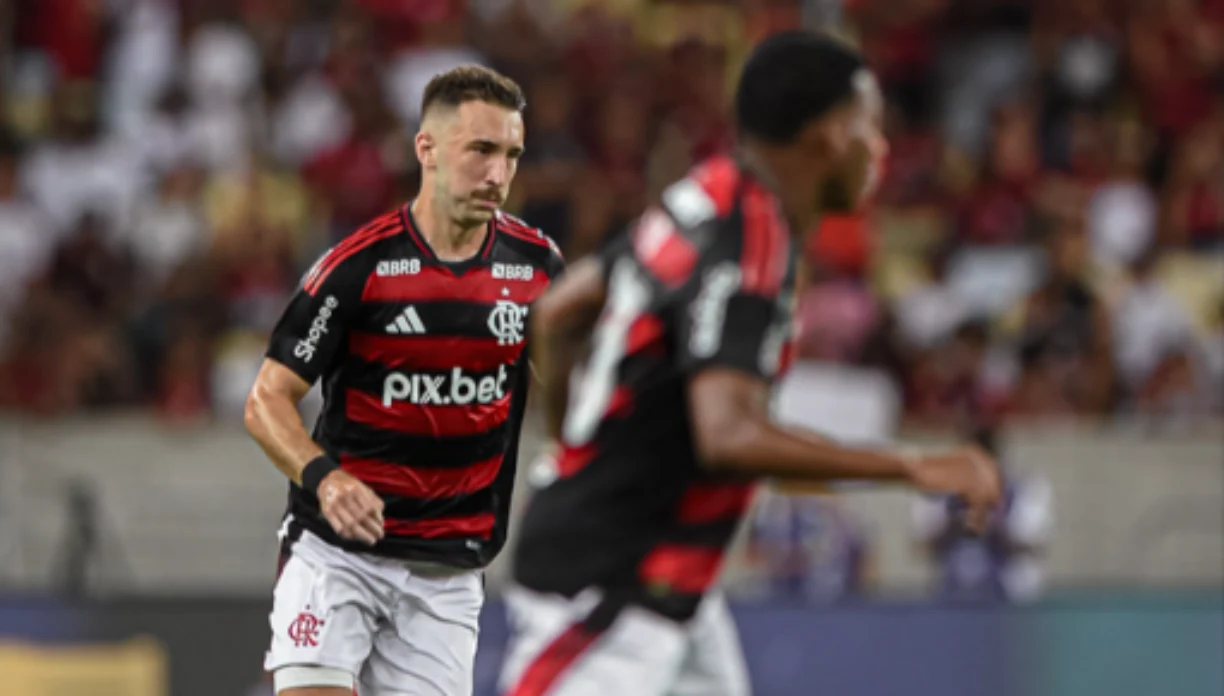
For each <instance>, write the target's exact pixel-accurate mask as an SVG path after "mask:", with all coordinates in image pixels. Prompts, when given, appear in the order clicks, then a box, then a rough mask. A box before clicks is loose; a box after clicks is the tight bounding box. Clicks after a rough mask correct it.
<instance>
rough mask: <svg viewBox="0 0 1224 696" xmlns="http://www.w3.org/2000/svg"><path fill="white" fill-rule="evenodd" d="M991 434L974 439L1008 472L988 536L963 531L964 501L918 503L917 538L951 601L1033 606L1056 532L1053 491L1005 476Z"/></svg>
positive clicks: (1044, 485) (915, 516) (924, 499)
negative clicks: (1044, 558)
mask: <svg viewBox="0 0 1224 696" xmlns="http://www.w3.org/2000/svg"><path fill="white" fill-rule="evenodd" d="M995 438H996V435H995V433H994V432H993V431H991V430H987V429H983V430H981V431H980V432H979V433H977V434H976V435H975V436H974V439H975V440H976V441H977V443H978V445H980V446H981V447H982V448H983V449H985V450H986V451H987V452H989V453H990V454H991V455H992V456H994V457H995V458H996V459H998V460H999V461H1000V462H1001V464H1002V465H1003V466H1004V479H1005V482H1004V483H1005V492H1004V503H1003V505H1002V506H1001V507H1000V508H999V509H998V510H997V511H996V513H995V515H994V518H993V519H992V520H991V521H990V524H989V528H988V530H987V532H986V533H985V534H983V535H978V534H975V533H973V532H971V531H969V529H968V528H967V527H966V526H965V521H964V517H963V516H964V514H965V505H964V502H963V501H960V500H957V499H952V498H941V497H929V496H924V497H919V498H918V499H916V500H915V501H914V505H913V509H912V520H913V521H912V525H913V529H914V535H915V537H916V539H917V541H918V543H919V544H920V545H921V548H922V552H923V555H924V556H926V557H927V558H928V559H929V560H930V561H931V563H932V564H934V565H935V567H936V569H937V570H936V572H937V573H938V577H939V580H938V585H939V594H940V596H942V597H943V598H945V599H948V600H952V601H974V602H995V601H1007V602H1029V601H1033V600H1035V599H1038V598H1039V597H1040V595H1041V591H1042V588H1043V585H1044V579H1045V573H1044V569H1043V567H1042V562H1041V556H1042V554H1043V552H1044V548H1045V546H1046V544H1047V543H1048V540H1049V538H1050V532H1051V528H1052V526H1053V509H1054V501H1053V490H1052V489H1051V488H1050V484H1049V482H1048V481H1046V480H1044V479H1036V478H1022V477H1019V476H1016V475H1015V474H1013V473H1010V472H1008V471H1007V470H1006V462H1007V459H1006V457H1005V456H1003V453H1002V452H1001V451H999V449H998V447H997V444H996V442H995Z"/></svg>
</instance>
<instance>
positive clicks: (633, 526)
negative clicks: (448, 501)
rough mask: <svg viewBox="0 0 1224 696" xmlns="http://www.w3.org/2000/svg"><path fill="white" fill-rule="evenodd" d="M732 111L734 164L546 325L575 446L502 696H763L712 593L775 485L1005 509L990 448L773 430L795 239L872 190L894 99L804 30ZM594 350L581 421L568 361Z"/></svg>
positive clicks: (764, 60) (677, 200)
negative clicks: (851, 483) (920, 445)
mask: <svg viewBox="0 0 1224 696" xmlns="http://www.w3.org/2000/svg"><path fill="white" fill-rule="evenodd" d="M735 108H736V112H737V117H738V125H739V148H738V150H737V151H736V152H735V153H734V154H733V155H731V156H726V157H717V158H714V159H712V160H710V161H707V162H705V163H704V164H702V165H700V166H699V167H697V168H696V169H695V170H694V171H693V172H692V173H691V174H690V175H689V176H688V178H685V179H683V180H681V181H680V182H678V183H676V184H674V185H672V186H671V187H670V188H669V189H667V190H666V191H665V193H664V194H663V196H662V204H661V205H660V206H659V207H654V208H651V209H649V210H647V211H646V212H645V213H644V214H643V215H642V217H641V218H640V219H639V220H638V221H637V222H636V223H635V225H634V226H633V228H632V229H631V230H630V231H629V233H628V235H627V236H625V237H621V238H620V239H618V240H617V241H616V242H614V243H613V244H611V245H610V246H609V247H608V248H607V249H605V251H604V253H602V254H600V258H599V259H598V260H594V259H593V260H590V261H586V262H580V263H579V264H576V265H575V266H574V267H573V268H571V270H570V272H569V273H568V274H567V275H566V278H565V280H562V281H561V282H559V283H558V284H557V285H556V286H554V287H553V288H552V289H551V290H550V291H549V293H547V294H546V295H545V296H544V297H543V298H542V299H541V300H540V302H539V303H537V305H536V307H535V308H533V310H532V312H533V316H532V322H533V324H532V327H533V333H532V341H533V351H538V352H535V353H534V364H535V365H536V366H537V368H538V369H540V370H541V371H542V374H541V378H542V382H543V384H544V389H545V393H544V397H545V400H546V402H547V407H548V408H549V410H550V412H549V424H550V427H551V428H552V429H553V432H554V435H557V436H559V437H560V442H561V447H560V451H559V452H558V454H557V455H556V458H555V469H554V470H553V471H551V472H550V474H549V475H548V476H547V477H545V478H552V479H555V480H553V481H552V482H551V483H546V482H541V483H546V487H545V488H543V490H541V491H540V492H539V493H538V494H537V495H536V496H535V498H534V499H533V500H532V501H531V503H530V504H529V506H528V509H527V513H526V517H525V519H524V521H523V526H522V528H521V537H520V545H519V547H518V550H517V553H516V555H515V564H514V565H515V580H516V583H517V586H516V587H515V588H514V589H513V590H512V591H511V592H510V593H509V595H508V602H509V608H510V613H511V625H512V626H513V627H514V637H513V640H512V644H511V645H510V647H509V649H508V653H507V658H506V662H505V664H504V669H503V673H502V682H501V686H502V688H503V689H504V692H505V693H506V694H510V695H512V696H540V695H542V694H548V695H549V696H571V695H572V696H579V695H581V696H628V695H630V694H631V695H632V696H665V695H687V694H693V695H697V694H700V695H702V696H711V695H720V694H746V693H748V690H749V685H748V679H747V675H746V670H745V668H744V664H743V659H742V656H741V655H740V649H739V644H738V639H737V638H736V635H735V629H734V624H733V623H732V620H731V617H730V615H729V613H728V611H727V608H726V606H725V603H724V602H723V600H722V599H721V598H720V597H719V596H718V595H717V594H715V593H712V592H711V587H712V586H713V585H714V583H715V579H716V577H717V575H718V571H719V568H720V566H721V563H722V557H723V553H724V549H725V547H726V545H727V543H728V541H729V540H730V539H731V536H732V534H733V533H734V531H735V529H736V527H737V526H738V524H739V522H740V519H741V517H742V516H743V514H744V512H745V511H746V509H747V508H748V505H749V502H750V500H751V497H752V494H753V491H754V483H755V482H756V481H758V480H759V479H761V478H763V477H775V478H778V479H781V480H789V481H799V482H817V483H818V482H822V481H831V480H842V479H861V480H871V481H895V482H908V483H910V484H913V485H914V486H916V487H918V488H919V489H922V490H926V491H932V492H947V493H955V494H959V495H961V496H963V497H964V498H965V499H966V500H967V501H969V504H970V510H969V516H970V521H971V522H972V523H974V524H980V523H981V522H982V521H983V520H984V518H985V516H986V515H987V514H988V513H989V511H990V510H991V509H992V508H993V507H994V505H995V504H996V502H997V499H998V496H999V481H998V475H997V472H996V470H995V465H994V463H993V462H992V461H991V460H990V459H989V458H988V457H986V456H985V455H984V454H982V453H981V452H980V451H978V450H977V449H972V448H967V449H964V450H960V451H957V452H953V453H950V454H945V455H941V456H926V457H919V456H901V455H898V454H892V453H888V452H871V451H862V450H854V449H848V448H845V447H841V446H838V445H836V444H833V443H832V442H829V441H828V440H825V439H823V438H820V437H818V436H817V435H815V434H813V433H811V432H808V431H803V430H797V429H789V428H783V427H779V426H777V425H774V424H773V423H772V422H771V421H770V418H769V413H768V403H769V398H770V383H771V381H772V380H773V379H774V378H775V377H776V376H777V375H778V373H779V371H780V370H782V369H783V368H784V365H783V363H784V362H785V359H784V357H783V356H784V352H785V351H784V348H785V346H786V345H787V344H788V339H789V334H790V325H791V318H792V297H793V292H794V283H795V272H796V266H795V259H796V253H795V252H796V250H797V249H798V247H799V244H798V240H797V239H796V235H795V232H797V231H799V230H807V229H811V228H812V226H813V223H814V222H815V218H816V215H817V214H818V213H819V212H821V211H829V210H833V209H846V208H849V207H851V206H853V205H855V204H856V203H857V202H858V201H859V199H861V198H863V197H864V196H865V195H866V194H867V192H868V191H869V189H870V188H871V183H872V181H873V180H874V179H875V178H876V176H877V166H878V165H879V162H880V160H881V159H882V158H883V156H884V154H885V150H886V145H885V143H884V140H883V137H882V135H881V133H880V118H881V96H880V92H879V88H878V86H877V85H876V81H875V79H874V77H873V76H872V75H871V73H870V72H868V70H867V69H866V68H865V67H864V66H863V63H862V60H861V59H860V58H859V56H857V55H856V54H854V53H852V52H851V51H849V50H848V49H846V48H844V47H842V46H841V45H839V44H837V43H835V42H833V41H831V40H829V39H826V38H820V37H817V36H814V35H811V34H805V33H788V34H783V35H778V36H774V37H772V38H770V39H767V40H766V41H765V42H764V43H763V44H761V45H760V46H759V47H758V48H757V49H756V50H755V52H754V53H753V55H752V56H751V57H750V58H749V59H748V61H747V64H746V65H745V67H744V70H743V74H742V76H741V79H740V84H739V88H738V91H737V94H736V100H735ZM592 317H598V318H597V319H596V320H594V321H593V320H592ZM592 324H594V329H593V334H592V329H591V326H592ZM588 336H589V337H590V341H591V347H590V355H589V357H588V358H587V360H586V362H585V364H584V365H583V367H582V372H583V374H582V376H581V379H580V382H579V383H578V384H577V387H576V390H575V392H574V401H573V402H572V403H569V404H568V408H566V407H565V406H566V404H565V402H566V400H567V399H566V393H567V387H566V374H567V369H568V364H569V363H570V362H571V357H572V356H573V355H575V354H576V352H577V347H578V346H579V345H581V344H582V342H583V341H584V340H585V339H586V338H587V337H588ZM563 411H564V420H563V423H562V419H561V417H560V416H559V414H560V413H561V412H563Z"/></svg>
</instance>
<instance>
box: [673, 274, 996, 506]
mask: <svg viewBox="0 0 1224 696" xmlns="http://www.w3.org/2000/svg"><path fill="white" fill-rule="evenodd" d="M707 263H708V266H707V268H706V269H705V272H704V273H701V274H700V275H699V276H697V277H695V278H694V279H693V280H692V282H691V283H690V287H689V288H687V290H686V292H685V297H684V299H683V301H682V302H681V303H680V305H679V306H678V307H677V308H676V311H678V312H679V313H680V314H679V315H678V317H677V318H678V320H679V323H680V326H681V333H680V336H679V337H678V342H679V343H680V345H679V346H678V348H679V350H680V353H681V355H680V360H681V364H682V367H683V369H684V370H685V371H686V373H687V374H688V375H689V380H688V397H689V398H688V402H689V412H690V421H691V423H692V429H693V438H694V444H695V445H696V447H697V451H698V454H699V456H700V457H701V459H702V461H703V463H704V464H705V465H706V466H707V467H709V468H711V469H714V470H721V471H727V472H736V473H741V474H748V475H753V476H763V477H774V478H778V479H783V480H786V481H792V482H793V481H808V482H815V483H820V482H828V481H836V480H861V481H885V482H888V481H892V482H910V483H912V484H914V485H915V486H917V487H918V488H920V489H922V490H927V491H931V492H946V493H956V494H961V495H964V496H965V497H966V499H968V500H969V501H970V502H971V503H972V507H973V513H972V517H973V521H974V523H975V524H976V525H977V526H981V525H983V524H984V523H985V522H986V515H987V513H988V512H989V511H990V510H991V509H992V508H994V507H995V505H997V502H998V497H999V481H998V473H997V468H996V467H995V465H994V463H993V462H992V461H991V460H990V459H989V458H988V457H987V456H985V454H983V453H981V452H980V451H979V450H977V449H976V448H974V449H964V450H961V451H957V452H953V453H951V454H947V455H941V456H921V457H919V456H905V455H902V454H898V453H893V452H887V451H873V450H866V449H855V448H850V447H844V446H842V445H839V444H836V443H834V442H832V441H830V440H828V439H825V438H823V437H820V436H819V435H817V434H815V433H813V432H811V431H807V430H804V429H802V428H791V427H783V426H780V425H776V424H775V423H773V422H772V420H771V418H770V414H769V399H770V380H771V379H772V377H773V376H774V374H775V373H776V370H777V368H778V363H779V356H780V353H781V351H782V347H783V344H784V341H785V338H786V335H787V331H788V328H789V324H790V314H789V311H787V307H786V305H785V304H783V303H782V302H780V301H779V298H777V297H776V296H766V295H765V294H762V293H760V292H756V291H754V289H752V288H745V287H744V286H743V284H742V280H743V278H742V276H743V273H742V270H741V266H742V264H741V263H740V262H739V260H738V259H722V260H718V259H717V258H715V259H713V263H709V262H707ZM695 275H696V274H695Z"/></svg>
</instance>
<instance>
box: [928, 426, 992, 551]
mask: <svg viewBox="0 0 1224 696" xmlns="http://www.w3.org/2000/svg"><path fill="white" fill-rule="evenodd" d="M909 471H910V480H911V481H913V483H914V485H915V486H916V487H917V488H919V489H920V490H922V491H924V492H927V493H938V494H944V495H955V496H957V497H960V498H962V499H963V500H964V501H965V503H966V504H967V512H966V518H965V524H966V525H967V526H968V527H969V529H971V530H973V531H974V532H977V533H979V534H980V533H982V532H985V531H986V529H987V526H988V525H989V524H990V517H991V515H992V514H993V513H994V511H995V509H996V508H997V507H998V506H999V502H1000V500H1001V499H1002V496H1003V483H1002V478H1001V477H1000V475H999V465H998V464H997V463H996V462H995V461H994V460H993V459H991V458H990V456H989V455H987V454H986V453H985V452H983V451H982V450H980V449H978V448H977V447H964V448H961V449H958V450H956V451H954V452H951V453H947V454H938V455H925V456H919V457H914V458H913V459H911V460H910V466H909Z"/></svg>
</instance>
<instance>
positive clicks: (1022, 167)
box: [960, 106, 1040, 244]
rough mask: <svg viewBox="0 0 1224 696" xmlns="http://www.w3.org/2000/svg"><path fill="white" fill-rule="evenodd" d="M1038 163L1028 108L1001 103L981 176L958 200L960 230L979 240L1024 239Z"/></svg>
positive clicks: (1028, 228)
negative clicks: (1006, 105) (1002, 104)
mask: <svg viewBox="0 0 1224 696" xmlns="http://www.w3.org/2000/svg"><path fill="white" fill-rule="evenodd" d="M1039 167H1040V160H1039V158H1038V150H1037V133H1036V124H1035V122H1034V120H1033V114H1032V112H1031V110H1030V109H1028V108H1026V107H1022V106H1009V107H1006V108H1003V109H1000V110H999V111H998V112H997V113H996V115H995V122H994V129H993V131H992V134H991V139H990V148H989V153H988V154H987V157H986V163H985V167H984V169H983V171H982V174H981V177H980V178H979V180H978V182H977V183H976V185H975V186H974V187H973V188H972V189H971V190H970V191H969V194H968V196H967V197H966V199H965V200H964V202H963V203H962V209H961V212H960V233H961V235H962V236H963V237H964V238H965V239H966V240H968V241H970V242H972V243H977V244H1001V243H1012V242H1022V241H1026V240H1028V239H1029V238H1030V235H1031V232H1032V224H1033V221H1032V214H1033V211H1032V196H1033V192H1034V187H1035V186H1036V184H1037V178H1038V174H1039Z"/></svg>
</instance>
